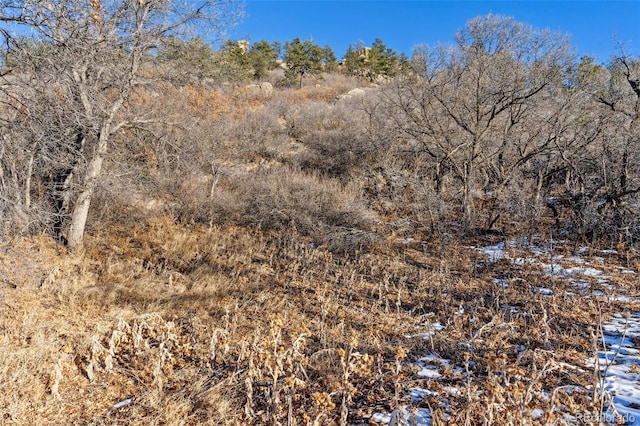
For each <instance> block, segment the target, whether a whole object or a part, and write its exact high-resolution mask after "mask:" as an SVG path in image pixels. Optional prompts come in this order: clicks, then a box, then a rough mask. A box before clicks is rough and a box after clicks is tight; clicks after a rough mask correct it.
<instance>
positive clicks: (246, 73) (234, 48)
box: [217, 40, 252, 82]
mask: <svg viewBox="0 0 640 426" xmlns="http://www.w3.org/2000/svg"><path fill="white" fill-rule="evenodd" d="M217 59H218V64H217V65H218V71H219V73H220V74H219V77H220V78H222V79H223V80H229V81H235V82H239V81H245V80H248V79H250V78H251V75H252V68H251V60H250V59H249V55H248V54H247V52H246V50H245V49H244V48H243V47H242V45H241V44H240V42H238V41H235V40H227V41H226V42H224V44H223V45H222V48H221V49H220V51H219V52H218V55H217Z"/></svg>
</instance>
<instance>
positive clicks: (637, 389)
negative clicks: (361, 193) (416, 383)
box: [370, 239, 640, 426]
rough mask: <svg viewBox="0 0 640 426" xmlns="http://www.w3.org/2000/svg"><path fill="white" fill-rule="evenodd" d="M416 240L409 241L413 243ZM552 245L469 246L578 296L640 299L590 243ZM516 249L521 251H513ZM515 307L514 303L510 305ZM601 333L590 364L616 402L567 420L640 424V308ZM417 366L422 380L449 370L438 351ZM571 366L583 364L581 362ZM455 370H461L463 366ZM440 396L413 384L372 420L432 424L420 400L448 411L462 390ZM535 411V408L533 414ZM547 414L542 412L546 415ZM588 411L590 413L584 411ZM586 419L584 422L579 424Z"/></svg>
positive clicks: (428, 334) (394, 425)
mask: <svg viewBox="0 0 640 426" xmlns="http://www.w3.org/2000/svg"><path fill="white" fill-rule="evenodd" d="M409 242H412V241H407V242H406V243H409ZM553 244H554V242H551V246H550V247H548V248H546V247H539V246H536V245H534V244H531V243H530V242H529V241H528V240H527V239H523V240H513V241H509V242H506V243H505V242H501V243H498V244H496V245H493V246H487V247H480V248H476V247H471V248H475V249H476V250H478V251H479V252H481V253H483V254H485V255H487V260H486V261H487V262H489V263H495V262H498V261H500V260H507V261H509V262H511V263H512V264H514V265H531V266H535V267H537V268H538V269H539V270H540V271H541V273H542V274H544V275H547V276H551V277H553V278H554V279H559V280H566V281H567V282H568V283H569V284H571V286H572V288H573V289H575V290H576V292H577V293H579V294H580V297H584V296H585V295H586V296H589V295H590V296H591V297H596V298H602V299H605V300H608V301H613V300H616V301H622V302H630V303H638V302H640V295H626V294H619V290H620V289H618V288H617V286H616V285H615V283H614V282H612V280H613V278H612V277H611V276H610V275H607V274H605V273H604V271H603V270H601V269H599V268H598V267H597V266H598V265H594V264H592V261H595V262H597V263H599V264H605V263H606V259H605V258H604V257H601V256H590V257H589V259H590V260H589V261H588V260H587V259H585V256H586V255H587V254H589V253H591V252H592V250H590V249H589V248H587V247H584V248H582V249H580V250H579V251H578V252H577V254H576V255H573V256H564V255H561V254H554V253H553ZM514 253H518V255H513V254H514ZM599 254H602V255H612V254H615V251H614V250H600V251H599ZM617 269H618V270H619V272H620V273H623V274H632V275H637V274H638V272H637V271H633V270H630V269H626V268H623V267H618V268H617ZM494 282H495V283H496V284H497V285H499V286H501V287H503V288H507V287H509V281H508V280H506V279H503V278H496V279H495V280H494ZM594 284H597V285H598V286H599V287H602V288H604V289H606V290H607V291H606V293H605V292H604V291H602V290H600V289H592V286H593V285H594ZM531 290H532V291H534V292H537V293H539V294H542V295H547V296H552V295H554V294H555V293H554V290H553V289H551V288H546V287H532V288H531ZM564 295H565V296H577V294H576V293H574V292H570V291H565V292H564ZM506 308H507V309H511V310H512V311H514V310H517V308H515V307H506ZM435 332H446V330H445V328H444V327H443V326H442V325H441V324H440V323H435V324H432V325H431V326H430V327H429V329H428V330H426V331H423V332H420V333H416V334H414V335H411V336H407V337H408V338H409V337H423V338H425V339H430V338H432V337H433V334H434V333H435ZM601 334H602V336H601V341H600V347H601V350H600V351H599V352H598V359H597V360H596V359H591V360H589V361H588V362H587V365H586V367H588V368H592V369H594V368H597V369H599V370H600V377H601V378H600V380H601V387H602V390H603V391H604V393H605V396H606V397H608V398H609V399H608V400H609V401H611V402H612V403H613V404H608V405H607V406H608V409H607V410H606V411H605V413H604V414H603V416H602V418H600V419H594V418H587V417H584V416H583V417H582V418H581V419H567V418H566V417H565V420H566V421H567V422H568V423H569V424H575V423H576V421H578V420H579V421H582V422H587V423H598V422H601V423H605V424H606V423H609V424H616V422H619V421H622V423H618V424H626V425H632V426H640V349H639V347H640V312H635V313H632V314H629V313H627V314H623V313H619V314H616V315H615V316H614V318H612V319H611V320H609V321H606V322H604V323H603V324H602V333H601ZM415 365H417V366H418V367H419V369H418V372H417V376H418V378H420V379H430V380H438V379H440V378H441V377H442V374H441V369H443V368H447V369H448V370H450V368H451V366H450V361H449V360H446V359H442V358H439V357H437V356H435V355H426V356H424V357H422V358H420V359H419V360H418V361H416V362H415ZM571 368H576V369H580V367H578V366H571ZM457 373H459V374H463V372H462V371H458V372H457ZM443 389H444V390H443V393H444V394H442V395H440V394H438V392H435V391H432V390H428V389H422V388H411V389H410V390H409V391H410V394H409V401H410V402H409V404H408V405H406V406H403V407H401V408H399V409H398V410H395V411H394V412H392V413H390V414H389V413H375V414H373V415H372V416H371V417H370V419H371V420H373V421H375V422H377V423H378V424H383V425H389V426H398V425H400V424H403V425H404V424H410V425H415V426H429V425H431V424H432V418H431V413H430V411H429V410H428V409H425V408H417V405H418V404H420V402H421V401H422V400H423V398H424V397H425V396H429V395H431V396H434V395H435V396H438V395H439V396H440V397H441V398H442V400H443V401H445V407H444V408H445V412H446V411H447V409H446V408H447V407H446V401H447V396H449V395H454V394H456V393H457V392H460V390H459V389H458V388H455V387H445V388H443ZM534 414H535V413H534ZM543 414H544V413H539V415H540V416H542V415H543ZM585 416H586V414H585ZM580 424H582V423H580Z"/></svg>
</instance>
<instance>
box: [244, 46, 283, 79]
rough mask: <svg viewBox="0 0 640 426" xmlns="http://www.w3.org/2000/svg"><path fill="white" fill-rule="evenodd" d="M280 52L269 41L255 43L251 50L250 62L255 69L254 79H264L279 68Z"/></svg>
mask: <svg viewBox="0 0 640 426" xmlns="http://www.w3.org/2000/svg"><path fill="white" fill-rule="evenodd" d="M277 60H278V50H277V49H276V47H274V45H272V44H269V42H268V41H266V40H262V41H258V42H255V43H253V45H252V46H251V50H249V62H250V63H251V66H252V67H253V78H255V79H256V80H260V79H263V78H265V77H267V76H268V75H269V71H271V70H272V69H275V68H276V67H277V66H278V62H277Z"/></svg>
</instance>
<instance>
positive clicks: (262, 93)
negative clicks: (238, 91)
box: [245, 82, 273, 99]
mask: <svg viewBox="0 0 640 426" xmlns="http://www.w3.org/2000/svg"><path fill="white" fill-rule="evenodd" d="M245 89H246V90H247V94H248V95H249V96H255V97H261V98H264V99H269V98H270V97H271V96H273V85H272V84H271V83H269V82H264V83H257V84H249V85H248V86H245Z"/></svg>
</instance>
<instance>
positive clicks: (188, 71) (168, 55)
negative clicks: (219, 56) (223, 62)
mask: <svg viewBox="0 0 640 426" xmlns="http://www.w3.org/2000/svg"><path fill="white" fill-rule="evenodd" d="M156 60H157V61H158V62H159V63H161V64H167V65H168V68H169V69H168V71H169V72H170V74H171V79H172V80H173V81H174V82H177V83H179V84H184V83H186V82H187V81H189V80H192V79H198V80H201V79H203V78H209V77H212V76H213V75H214V73H215V54H214V52H213V50H212V49H211V46H210V45H209V44H207V43H205V42H204V41H203V40H202V39H201V38H200V37H196V38H193V39H191V40H182V39H179V38H177V37H173V36H170V37H166V38H165V39H163V40H162V44H161V46H160V49H159V51H158V54H157V56H156Z"/></svg>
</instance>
